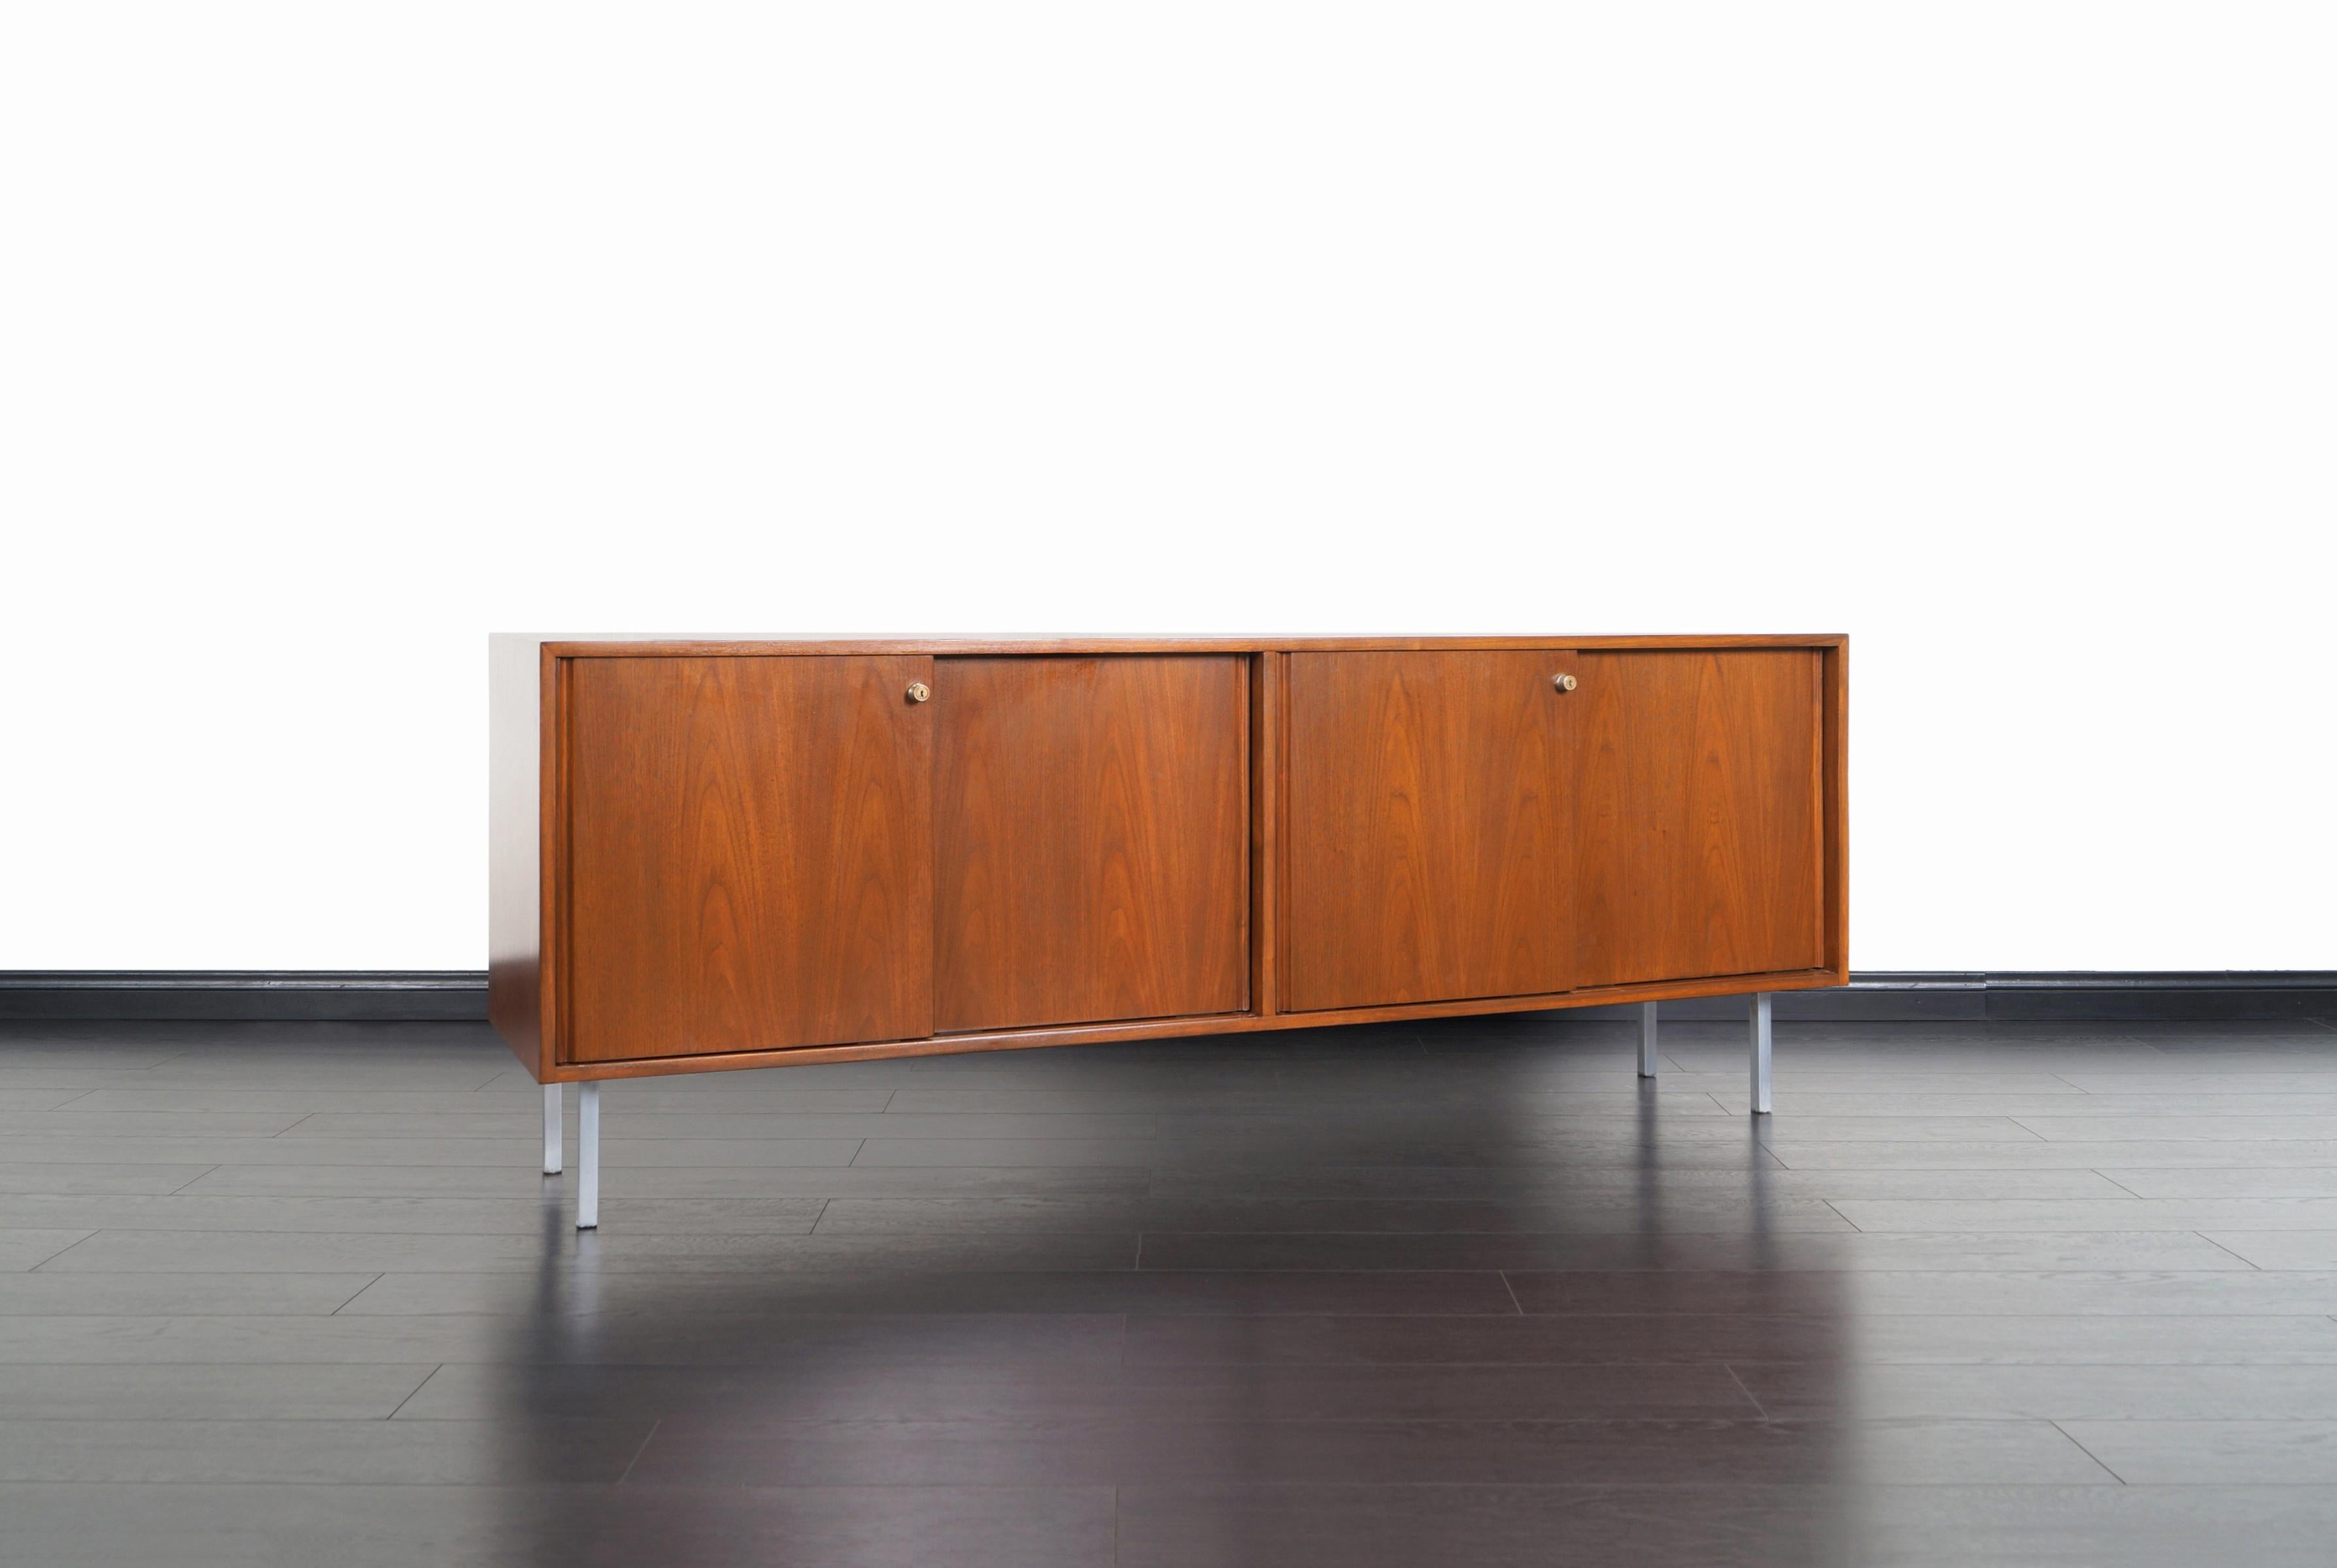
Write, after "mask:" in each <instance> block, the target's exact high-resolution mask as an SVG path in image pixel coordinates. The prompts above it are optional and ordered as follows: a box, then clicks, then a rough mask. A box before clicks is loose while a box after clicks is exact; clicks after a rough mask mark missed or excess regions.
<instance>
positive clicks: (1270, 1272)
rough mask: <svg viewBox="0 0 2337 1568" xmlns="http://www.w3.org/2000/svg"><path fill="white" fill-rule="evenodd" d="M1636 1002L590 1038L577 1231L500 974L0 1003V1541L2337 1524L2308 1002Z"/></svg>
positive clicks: (822, 1552)
mask: <svg viewBox="0 0 2337 1568" xmlns="http://www.w3.org/2000/svg"><path fill="white" fill-rule="evenodd" d="M1776 1082H1777V1094H1776V1104H1777V1112H1776V1115H1775V1118H1774V1119H1771V1120H1770V1121H1768V1122H1762V1123H1755V1122H1754V1121H1753V1120H1752V1119H1751V1118H1750V1117H1748V1116H1747V1115H1746V1114H1745V1110H1746V1103H1745V1072H1744V1056H1743V1048H1742V1044H1741V1038H1740V1033H1739V1031H1738V1030H1737V1029H1736V1028H1733V1027H1724V1026H1720V1025H1713V1024H1701V1025H1690V1024H1682V1025H1677V1026H1673V1027H1671V1028H1670V1029H1669V1030H1668V1031H1667V1053H1666V1063H1665V1072H1664V1076H1663V1077H1662V1079H1661V1082H1660V1086H1659V1087H1656V1086H1648V1087H1643V1086H1642V1085H1640V1084H1639V1083H1638V1080H1637V1079H1636V1078H1635V1077H1634V1076H1633V1073H1632V1065H1631V1045H1630V1040H1629V1037H1628V1034H1626V1032H1625V1030H1624V1029H1623V1028H1622V1027H1621V1026H1618V1025H1613V1024H1583V1023H1579V1022H1546V1021H1481V1020H1455V1021H1452V1022H1448V1023H1439V1024H1433V1025H1429V1026H1425V1027H1421V1028H1384V1029H1374V1030H1359V1031H1345V1032H1336V1033H1333V1032H1324V1033H1315V1034H1294V1035H1285V1036H1278V1037H1276V1036H1263V1035H1251V1036H1247V1037H1237V1038H1229V1039H1221V1040H1196V1041H1176V1042H1167V1043H1159V1044H1139V1045H1127V1046H1118V1047H1101V1046H1090V1047H1081V1048H1074V1049H1070V1050H1061V1051H1053V1052H1043V1053H1041V1052H1029V1053H1009V1054H993V1055H983V1056H970V1057H957V1058H936V1059H931V1060H924V1061H917V1062H899V1063H878V1064H850V1065H838V1066H824V1067H807V1068H800V1069H794V1070H786V1071H777V1072H768V1073H755V1074H722V1075H719V1076H709V1077H699V1078H685V1079H671V1080H666V1081H663V1082H649V1083H619V1084H615V1085H612V1086H611V1087H610V1088H609V1089H608V1090H607V1091H606V1094H605V1100H604V1105H605V1112H604V1115H605V1131H606V1138H607V1144H606V1151H607V1170H606V1197H605V1200H604V1203H603V1209H602V1227H603V1228H602V1229H601V1231H600V1233H599V1234H598V1235H592V1236H583V1237H580V1236H579V1235H578V1234H577V1233H576V1232H575V1231H574V1230H572V1228H571V1225H572V1207H573V1201H574V1177H573V1175H571V1176H570V1177H569V1178H568V1179H567V1180H566V1181H548V1180H546V1179H544V1178H543V1177H542V1176H540V1175H539V1174H537V1173H536V1171H535V1169H534V1166H535V1161H536V1159H537V1154H538V1137H539V1133H538V1125H537V1104H538V1102H537V1097H536V1093H537V1092H536V1090H535V1087H534V1085H533V1083H531V1082H530V1081H529V1080H528V1079H527V1078H526V1076H525V1075H524V1074H523V1073H521V1072H519V1071H518V1070H517V1069H516V1068H515V1067H513V1064H512V1062H511V1059H510V1057H509V1056H508V1054H506V1053H505V1052H504V1049H503V1048H502V1047H501V1046H500V1045H498V1044H495V1043H494V1041H492V1040H491V1039H490V1038H489V1037H488V1036H487V1034H485V1032H484V1030H483V1029H476V1028H471V1027H464V1026H453V1025H406V1026H373V1027H360V1026H355V1025H340V1026H318V1025H289V1024H285V1025H267V1026H224V1025H195V1024H181V1025H152V1024H150V1025H98V1024H79V1025H70V1026H63V1025H60V1026H44V1027H34V1026H30V1025H23V1024H18V1025H15V1026H12V1027H11V1028H10V1029H8V1030H7V1031H6V1032H5V1033H0V1132H5V1140H0V1561H5V1563H11V1564H14V1563H38V1564H43V1565H44V1568H46V1565H54V1564H74V1563H105V1564H115V1565H121V1564H147V1563H154V1564H169V1565H171V1568H199V1565H202V1564H223V1565H224V1564H233V1565H235V1568H250V1565H252V1564H276V1563H282V1564H298V1565H301V1568H311V1565H318V1564H328V1563H329V1564H335V1565H337V1568H360V1565H366V1564H376V1563H378V1564H472V1563H532V1564H533V1563H540V1564H545V1565H552V1564H557V1565H559V1568H593V1565H597V1564H604V1563H605V1564H624V1565H625V1568H640V1565H643V1564H659V1565H665V1564H673V1565H689V1564H722V1565H724V1568H731V1565H736V1564H747V1563H807V1564H809V1563H817V1564H823V1565H827V1564H877V1563H916V1564H920V1565H928V1564H952V1565H954V1564H990V1563H997V1564H1007V1565H1012V1568H1049V1565H1053V1564H1104V1563H1119V1564H1122V1565H1124V1568H1137V1565H1139V1564H1140V1565H1145V1568H1153V1565H1166V1564H1178V1565H1188V1564H1221V1563H1262V1564H1263V1563H1272V1564H1301V1563H1336V1564H1340V1565H1342V1568H1367V1565H1370V1564H1381V1563H1404V1564H1413V1563H1421V1564H1432V1563H1433V1564H1442V1563H1471V1564H1483V1565H1492V1564H1502V1563H1568V1564H1579V1565H1588V1564H1604V1563H1632V1564H1649V1565H1654V1564H1662V1565H1665V1568H1679V1565H1685V1564H1706V1563H1714V1564H1718V1563H1730V1564H1736V1563H1774V1564H1794V1565H1805V1564H1845V1565H1858V1568H1868V1565H1898V1564H1951V1563H1952V1564H1963V1563H2005V1564H2013V1563H2018V1564H2024V1565H2033V1564H2046V1563H2102V1564H2119V1565H2122V1568H2132V1565H2137V1564H2149V1563H2179V1564H2199V1563H2213V1564H2218V1565H2227V1568H2265V1565H2273V1564H2289V1563H2297V1564H2303V1563H2312V1564H2316V1565H2318V1564H2326V1563H2330V1562H2332V1559H2337V1318H2332V1313H2337V1031H2332V1028H2330V1027H2329V1026H2328V1025H2325V1024H2313V1023H2297V1024H2226V1025H2201V1024H2188V1025H2166V1026H2156V1027H2154V1026H2147V1025H2131V1024H2129V1025H2117V1026H2107V1025H2103V1026H2085V1025H2060V1026H2052V1025H2030V1026H2025V1027H2009V1026H2003V1025H1996V1026H1989V1025H1981V1024H1926V1025H1909V1024H1902V1025H1850V1024H1833V1025H1798V1026H1796V1025H1783V1026H1781V1027H1780V1028H1779V1030H1778V1044H1777V1077H1776ZM571 1098H572V1099H573V1097H571ZM571 1136H572V1134H571ZM571 1146H572V1145H571Z"/></svg>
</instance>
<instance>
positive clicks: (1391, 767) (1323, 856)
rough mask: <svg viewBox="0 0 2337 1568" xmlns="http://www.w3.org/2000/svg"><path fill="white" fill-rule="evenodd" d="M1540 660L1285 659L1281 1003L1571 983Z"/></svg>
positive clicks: (1550, 654) (1562, 844)
mask: <svg viewBox="0 0 2337 1568" xmlns="http://www.w3.org/2000/svg"><path fill="white" fill-rule="evenodd" d="M1569 658H1570V656H1569V655H1568V654H1566V653H1565V652H1562V651H1560V650H1556V649H1549V650H1538V651H1533V652H1513V651H1490V652H1419V653H1381V652H1363V653H1293V654H1290V655H1288V656H1287V657H1286V659H1285V661H1284V667H1285V671H1286V681H1287V683H1288V689H1289V692H1290V701H1289V718H1290V722H1289V727H1288V729H1287V730H1286V732H1285V737H1284V739H1285V743H1286V747H1287V751H1286V756H1287V759H1288V760H1287V768H1288V773H1289V780H1290V788H1289V801H1288V811H1287V815H1286V818H1285V821H1286V824H1287V827H1288V836H1287V838H1286V843H1285V847H1284V854H1285V856H1286V859H1287V862H1288V867H1289V872H1288V877H1289V881H1288V895H1287V897H1286V899H1285V900H1284V902H1283V906H1282V910H1281V916H1282V926H1281V933H1282V942H1283V945H1284V949H1285V951H1286V953H1287V955H1288V971H1287V975H1288V989H1287V991H1286V994H1285V996H1284V999H1283V1005H1284V1006H1286V1007H1287V1008H1289V1009H1291V1010H1293V1011H1298V1012H1305V1011H1313V1010H1315V1009H1319V1008H1331V1007H1369V1006H1377V1005H1389V1004H1400V1003H1415V1002H1441V1001H1447V1000H1452V999H1456V998H1462V997H1481V996H1509V995H1542V994H1548V993H1553V992H1562V991H1565V990H1567V989H1569V987H1570V986H1571V985H1573V983H1574V982H1573V980H1572V977H1571V968H1572V963H1571V960H1572V956H1573V951H1572V949H1573V934H1572V930H1571V923H1572V913H1571V909H1570V907H1569V905H1570V902H1571V900H1570V897H1569V887H1568V884H1569V880H1570V874H1571V873H1570V863H1569V852H1568V846H1567V843H1566V828H1567V826H1568V823H1569V808H1568V806H1567V803H1566V801H1567V794H1568V788H1569V776H1568V772H1567V770H1566V769H1564V768H1563V766H1562V764H1561V758H1562V755H1563V750H1564V748H1563V745H1562V740H1561V738H1562V735H1563V734H1564V733H1565V730H1566V725H1565V723H1564V713H1563V710H1562V704H1565V703H1568V702H1570V701H1572V699H1571V698H1570V697H1568V696H1564V695H1561V694H1560V692H1559V691H1557V690H1556V689H1555V688H1554V687H1553V686H1552V684H1551V677H1552V676H1553V675H1556V674H1559V673H1561V672H1563V671H1565V670H1566V669H1567V667H1568V663H1569Z"/></svg>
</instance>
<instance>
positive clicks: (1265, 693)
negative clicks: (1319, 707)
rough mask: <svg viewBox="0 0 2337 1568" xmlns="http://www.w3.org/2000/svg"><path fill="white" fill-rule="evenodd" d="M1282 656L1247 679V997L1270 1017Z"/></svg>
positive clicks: (1274, 992) (1274, 1009)
mask: <svg viewBox="0 0 2337 1568" xmlns="http://www.w3.org/2000/svg"><path fill="white" fill-rule="evenodd" d="M1283 658H1284V655H1282V654H1280V653H1260V654H1257V656H1255V657H1254V658H1253V659H1252V660H1251V662H1250V680H1249V745H1250V757H1249V907H1250V934H1249V943H1250V963H1249V997H1250V1011H1252V1012H1253V1013H1257V1014H1260V1015H1262V1016H1266V1017H1271V1016H1273V1015H1274V1014H1276V1013H1278V1012H1280V1011H1281V1010H1282V994H1281V968H1282V965H1281V962H1280V960H1279V959H1278V958H1277V957H1276V946H1277V944H1278V943H1279V940H1280V932H1281V929H1282V920H1281V898H1282V887H1281V865H1282V822H1281V817H1282V662H1283Z"/></svg>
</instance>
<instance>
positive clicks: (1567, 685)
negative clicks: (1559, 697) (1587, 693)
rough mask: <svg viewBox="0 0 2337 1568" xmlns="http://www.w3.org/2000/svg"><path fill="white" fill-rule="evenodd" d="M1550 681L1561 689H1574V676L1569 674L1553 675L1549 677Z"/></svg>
mask: <svg viewBox="0 0 2337 1568" xmlns="http://www.w3.org/2000/svg"><path fill="white" fill-rule="evenodd" d="M1550 684H1551V685H1553V686H1555V687H1557V688H1558V689H1559V690H1560V691H1573V690H1574V677H1573V676H1571V675H1553V676H1551V677H1550Z"/></svg>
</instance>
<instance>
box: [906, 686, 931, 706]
mask: <svg viewBox="0 0 2337 1568" xmlns="http://www.w3.org/2000/svg"><path fill="white" fill-rule="evenodd" d="M933 694H934V689H933V688H932V687H930V686H928V685H926V684H925V683H924V681H910V682H909V701H912V702H922V701H924V700H925V699H926V698H928V697H930V696H932V695H933Z"/></svg>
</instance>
